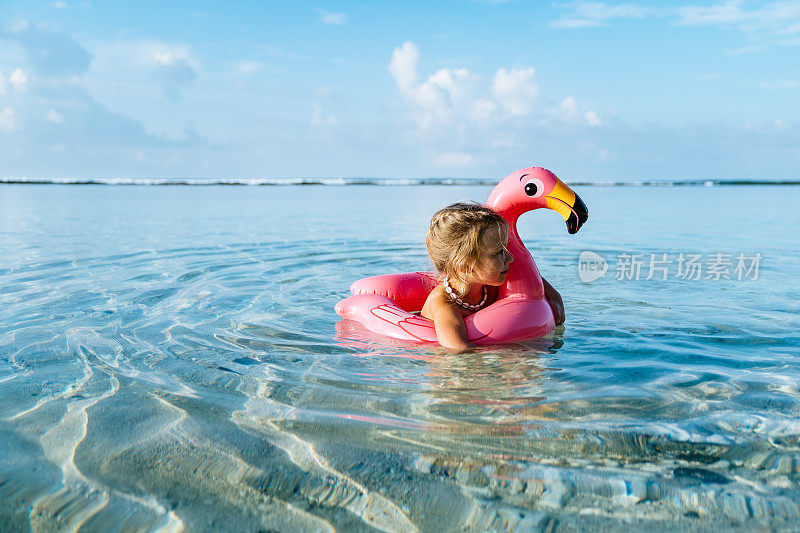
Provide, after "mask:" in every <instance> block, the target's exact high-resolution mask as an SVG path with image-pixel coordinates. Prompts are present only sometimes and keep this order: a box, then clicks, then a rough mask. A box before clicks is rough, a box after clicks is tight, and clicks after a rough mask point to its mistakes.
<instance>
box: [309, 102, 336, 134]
mask: <svg viewBox="0 0 800 533" xmlns="http://www.w3.org/2000/svg"><path fill="white" fill-rule="evenodd" d="M310 124H311V127H312V128H314V129H318V130H319V129H321V130H329V129H331V128H334V127H336V117H333V116H325V113H324V111H323V109H322V106H321V105H319V104H318V103H316V102H314V111H313V112H312V113H311V121H310Z"/></svg>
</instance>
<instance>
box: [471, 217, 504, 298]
mask: <svg viewBox="0 0 800 533" xmlns="http://www.w3.org/2000/svg"><path fill="white" fill-rule="evenodd" d="M507 245H508V234H506V233H505V232H502V231H500V228H498V227H492V228H489V229H487V230H486V231H484V232H483V236H482V237H481V255H480V257H478V262H477V263H476V264H475V268H474V269H473V270H472V273H471V275H470V276H469V277H470V278H471V279H470V281H472V282H473V283H480V284H482V285H494V286H499V285H502V284H503V283H505V282H506V275H507V274H508V265H510V264H511V262H512V261H513V260H514V256H512V255H511V253H509V251H508V249H507V248H506V246H507Z"/></svg>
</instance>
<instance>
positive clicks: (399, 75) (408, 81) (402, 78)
mask: <svg viewBox="0 0 800 533" xmlns="http://www.w3.org/2000/svg"><path fill="white" fill-rule="evenodd" d="M418 64H419V48H418V47H417V45H416V44H414V43H412V42H411V41H406V42H404V43H403V45H402V46H401V47H400V48H395V49H394V50H393V51H392V60H391V61H390V62H389V73H390V74H391V75H392V77H393V78H394V81H395V83H397V87H398V88H399V89H400V91H401V92H402V91H407V90H409V89H410V88H411V87H412V86H413V85H415V84H416V83H417V65H418Z"/></svg>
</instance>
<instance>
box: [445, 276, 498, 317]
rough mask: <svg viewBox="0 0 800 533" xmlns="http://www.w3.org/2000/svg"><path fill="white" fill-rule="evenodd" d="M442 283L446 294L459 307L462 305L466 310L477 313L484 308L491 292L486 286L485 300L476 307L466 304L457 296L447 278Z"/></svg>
mask: <svg viewBox="0 0 800 533" xmlns="http://www.w3.org/2000/svg"><path fill="white" fill-rule="evenodd" d="M442 283H443V285H444V290H445V292H447V295H448V296H449V297H450V299H451V300H453V301H454V302H455V303H457V304H458V305H460V306H461V307H463V308H464V309H469V310H470V311H477V310H478V309H480V308H481V307H483V304H485V303H486V297H487V296H488V295H489V291H487V290H486V285H484V286H483V298H481V301H480V302H478V303H476V304H474V305H473V304H468V303H467V302H465V301H464V300H462V299H461V298H459V297H458V296H456V295H455V293H454V292H453V289H452V287H450V284H449V283H448V282H447V277H445V278H444V281H443V282H442Z"/></svg>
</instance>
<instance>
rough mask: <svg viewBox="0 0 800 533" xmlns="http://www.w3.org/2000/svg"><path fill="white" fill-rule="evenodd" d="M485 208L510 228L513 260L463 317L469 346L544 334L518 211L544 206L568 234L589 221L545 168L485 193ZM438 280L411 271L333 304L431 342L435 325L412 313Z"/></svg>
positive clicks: (547, 315)
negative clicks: (501, 280)
mask: <svg viewBox="0 0 800 533" xmlns="http://www.w3.org/2000/svg"><path fill="white" fill-rule="evenodd" d="M486 206H487V207H489V208H491V209H493V210H495V211H496V212H497V213H499V214H500V216H502V217H503V218H504V219H505V220H506V222H508V227H509V237H508V251H509V252H511V254H512V255H513V256H514V262H513V263H511V265H510V266H509V270H508V275H507V277H506V282H505V284H503V285H501V286H500V287H499V291H498V295H497V301H495V302H494V303H493V304H491V305H489V306H487V307H485V308H483V309H481V310H479V311H477V312H475V313H473V314H471V315H469V316H468V317H466V318H465V319H464V322H465V324H466V326H467V340H468V341H469V342H472V343H475V344H482V345H486V344H502V343H509V342H516V341H521V340H526V339H535V338H538V337H541V336H543V335H546V334H548V333H550V332H551V331H553V329H554V328H555V318H554V317H553V311H552V310H551V309H550V305H549V304H548V303H547V300H546V299H545V296H544V286H543V283H542V276H541V274H539V269H538V268H536V263H534V262H533V258H532V257H531V254H530V252H528V250H527V248H525V245H524V244H523V242H522V240H521V239H520V238H519V234H518V233H517V219H518V218H519V217H520V215H522V214H523V213H526V212H528V211H533V210H534V209H539V208H541V207H546V208H548V209H552V210H554V211H556V212H557V213H559V214H560V215H561V216H562V217H563V218H564V220H565V221H566V223H567V231H569V233H576V232H577V231H578V230H579V229H580V228H581V226H582V225H583V223H584V222H586V219H587V218H588V216H589V213H588V210H587V209H586V205H585V204H584V203H583V201H582V200H581V199H580V198H579V197H578V196H577V195H576V194H575V193H574V192H573V191H572V189H570V188H569V187H567V186H566V185H564V183H563V182H562V181H561V180H560V179H558V177H557V176H556V175H555V174H553V173H552V172H550V171H549V170H547V169H544V168H541V167H530V168H523V169H522V170H518V171H516V172H514V173H512V174H510V175H508V176H507V177H505V178H504V179H503V180H502V181H501V182H500V183H498V184H497V186H496V187H495V188H494V189H493V190H492V192H491V193H490V194H489V198H488V200H487V201H486ZM439 282H440V279H439V276H438V274H437V273H436V272H411V273H405V274H388V275H383V276H373V277H370V278H364V279H361V280H359V281H356V282H355V283H353V285H352V286H351V287H350V292H351V293H352V294H353V296H351V297H349V298H345V299H344V300H342V301H341V302H339V303H338V304H336V312H337V313H338V314H339V316H341V317H342V318H345V319H350V320H355V321H357V322H360V323H361V324H362V325H363V326H364V327H366V328H367V329H368V330H369V331H371V332H373V333H378V334H380V335H385V336H388V337H393V338H395V339H401V340H407V341H418V342H437V339H436V330H435V329H434V327H433V322H432V321H431V320H428V319H427V318H423V317H420V316H418V315H415V314H412V312H414V311H419V310H420V309H422V306H423V304H424V303H425V300H426V298H427V297H428V294H429V293H430V292H431V291H432V290H433V288H434V287H436V285H437V284H438V283H439Z"/></svg>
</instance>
